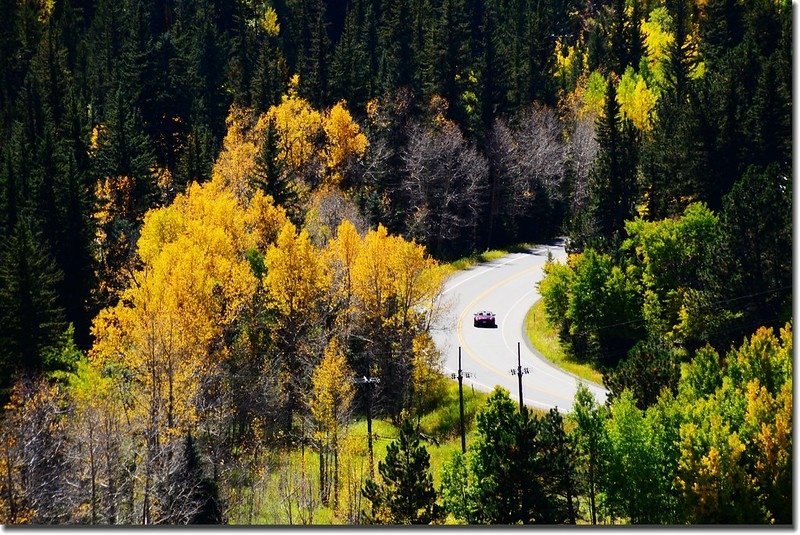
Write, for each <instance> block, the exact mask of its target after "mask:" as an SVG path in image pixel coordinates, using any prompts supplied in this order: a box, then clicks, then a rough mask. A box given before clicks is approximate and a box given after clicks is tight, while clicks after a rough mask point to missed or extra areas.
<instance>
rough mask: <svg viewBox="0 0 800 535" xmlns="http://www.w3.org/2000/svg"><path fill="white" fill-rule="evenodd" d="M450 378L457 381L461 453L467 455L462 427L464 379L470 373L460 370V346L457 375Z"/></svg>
mask: <svg viewBox="0 0 800 535" xmlns="http://www.w3.org/2000/svg"><path fill="white" fill-rule="evenodd" d="M450 377H452V378H453V379H458V408H459V412H460V414H461V453H467V434H466V429H465V426H464V386H463V381H464V377H466V378H467V379H469V378H470V377H472V373H470V372H464V371H462V370H461V346H458V374H455V373H451V374H450Z"/></svg>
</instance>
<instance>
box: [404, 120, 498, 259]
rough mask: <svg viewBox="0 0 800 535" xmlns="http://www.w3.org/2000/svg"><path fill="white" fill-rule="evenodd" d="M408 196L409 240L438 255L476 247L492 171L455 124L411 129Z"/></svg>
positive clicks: (406, 180)
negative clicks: (456, 246)
mask: <svg viewBox="0 0 800 535" xmlns="http://www.w3.org/2000/svg"><path fill="white" fill-rule="evenodd" d="M403 163H404V168H405V169H404V170H405V177H404V180H403V184H402V190H403V192H404V193H405V195H406V197H407V200H408V213H407V214H406V228H407V232H408V235H409V236H411V237H413V238H416V239H418V240H420V241H422V242H423V243H425V244H426V245H428V247H429V248H430V249H431V250H433V251H437V252H441V251H443V249H445V245H446V244H448V242H453V241H461V242H464V241H465V240H466V241H467V242H468V243H469V245H474V242H475V232H476V227H477V224H478V221H479V217H480V214H481V213H482V211H483V208H484V206H485V193H486V186H487V184H486V181H487V176H488V172H489V166H488V163H487V161H486V158H485V157H484V156H483V155H481V154H480V152H478V150H477V149H476V148H475V147H473V146H471V145H469V144H468V143H467V141H466V140H465V139H464V136H463V135H462V134H461V132H460V131H459V130H458V127H456V126H455V125H454V124H452V123H444V124H443V125H440V126H437V127H434V128H430V127H426V126H423V125H420V124H417V125H414V126H412V127H411V128H410V131H409V139H408V145H407V146H406V149H405V151H404V152H403Z"/></svg>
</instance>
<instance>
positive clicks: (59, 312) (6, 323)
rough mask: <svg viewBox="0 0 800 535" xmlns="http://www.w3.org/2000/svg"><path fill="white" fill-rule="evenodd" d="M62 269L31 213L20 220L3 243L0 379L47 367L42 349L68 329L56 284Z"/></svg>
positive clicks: (5, 380)
mask: <svg viewBox="0 0 800 535" xmlns="http://www.w3.org/2000/svg"><path fill="white" fill-rule="evenodd" d="M61 277H62V274H61V273H60V272H59V271H58V269H57V268H56V266H55V263H54V262H53V260H52V259H51V258H50V256H49V255H48V254H47V252H46V250H45V249H44V248H43V247H42V239H41V235H37V234H35V233H34V230H33V229H32V228H31V224H30V222H29V220H28V218H21V219H19V220H18V221H17V223H16V225H15V226H14V229H13V230H12V232H11V234H10V235H9V236H7V237H6V238H5V239H4V241H3V243H2V246H1V247H0V325H2V326H3V328H2V330H0V366H2V369H0V374H1V375H0V383H1V385H0V386H1V387H2V388H4V389H6V388H9V387H10V386H11V384H12V374H14V373H23V374H26V375H30V376H33V375H34V374H36V373H37V372H42V371H45V370H44V361H43V352H44V350H45V349H47V348H49V347H51V346H53V345H54V344H56V343H57V342H58V340H59V337H60V335H61V333H63V332H64V330H65V328H66V325H65V324H64V311H63V309H62V308H61V307H60V306H59V305H58V296H57V294H56V291H55V287H56V284H57V283H58V282H59V280H60V279H61Z"/></svg>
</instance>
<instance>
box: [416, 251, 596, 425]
mask: <svg viewBox="0 0 800 535" xmlns="http://www.w3.org/2000/svg"><path fill="white" fill-rule="evenodd" d="M548 252H549V253H550V254H552V255H553V257H554V258H555V259H557V260H561V261H562V262H563V261H564V260H565V259H566V256H567V255H566V253H565V251H564V247H563V245H561V244H558V245H542V246H537V247H535V248H533V249H530V250H529V251H526V252H522V253H511V254H508V255H506V256H504V257H502V258H499V259H497V260H494V261H491V262H485V263H482V264H478V265H475V266H473V267H471V268H469V269H466V270H464V271H460V272H458V273H457V274H455V275H453V276H451V277H450V278H449V279H448V280H447V281H446V283H445V289H444V297H445V302H446V305H447V306H446V310H445V311H444V312H443V313H442V314H440V317H439V318H438V320H437V321H436V322H435V323H434V326H433V329H432V333H431V334H432V336H433V339H434V341H435V342H436V345H437V347H438V348H439V350H440V351H441V352H442V354H443V355H444V368H445V369H444V371H445V373H447V374H448V375H449V374H450V373H453V372H456V371H457V370H458V348H459V346H460V347H461V368H462V369H463V370H464V371H465V372H470V373H471V374H472V377H471V378H469V379H466V378H465V379H464V384H465V386H468V385H474V388H475V389H478V390H483V391H486V392H489V391H491V390H492V389H494V387H495V385H500V386H502V387H503V388H506V389H507V390H509V392H511V397H512V399H514V400H518V399H519V382H518V381H519V380H518V378H517V376H516V375H511V373H510V370H511V369H512V368H513V369H514V370H516V368H517V343H518V342H519V343H520V344H519V345H520V354H521V357H522V366H523V368H524V367H527V368H528V369H529V370H530V373H528V374H526V375H523V378H522V394H523V401H524V403H525V404H526V405H527V406H529V407H535V408H540V409H545V410H549V409H550V408H552V407H556V408H558V410H559V411H562V412H568V411H570V410H571V408H572V402H573V398H574V397H575V391H576V390H577V388H578V384H579V382H583V383H584V384H586V385H587V386H588V387H589V389H590V391H591V392H592V393H593V394H594V395H595V398H596V399H597V401H598V402H599V403H604V402H605V399H606V391H605V389H603V388H602V387H601V386H600V385H597V384H594V383H592V382H589V381H585V380H583V379H579V378H577V377H575V376H574V375H572V374H570V373H568V372H565V371H563V370H561V369H560V368H557V367H556V366H554V365H553V364H551V363H549V362H548V361H546V360H545V359H544V358H543V357H542V355H541V354H540V353H539V352H538V351H536V350H534V349H533V347H531V346H530V343H529V342H528V338H527V336H526V335H525V332H524V329H525V325H524V324H525V315H526V314H527V313H528V310H529V309H530V308H531V306H533V304H534V303H535V302H536V301H537V300H538V299H539V297H540V296H539V292H538V290H537V289H536V283H537V282H539V281H540V280H541V279H542V277H543V276H544V274H543V270H542V268H543V267H544V263H545V261H546V260H547V255H548ZM479 310H490V311H492V312H494V313H495V314H496V315H497V316H496V319H497V328H495V329H488V328H476V327H474V326H473V324H472V315H473V314H474V313H475V312H477V311H479Z"/></svg>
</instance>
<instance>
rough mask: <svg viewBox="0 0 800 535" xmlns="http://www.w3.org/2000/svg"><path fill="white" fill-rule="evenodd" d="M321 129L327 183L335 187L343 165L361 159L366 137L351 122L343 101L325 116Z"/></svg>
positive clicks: (339, 180)
mask: <svg viewBox="0 0 800 535" xmlns="http://www.w3.org/2000/svg"><path fill="white" fill-rule="evenodd" d="M322 126H323V129H324V130H325V136H326V138H327V144H326V147H325V166H326V169H327V176H328V180H329V183H330V184H332V185H337V184H339V182H341V180H342V173H343V170H344V169H343V167H344V165H345V164H346V163H347V162H348V161H350V160H351V159H353V158H361V157H362V156H364V152H365V151H366V150H367V136H365V135H364V134H363V133H362V132H361V128H360V127H359V126H358V124H357V123H356V122H355V121H353V117H352V115H350V112H349V111H347V108H346V107H345V103H344V101H340V102H338V103H336V105H335V106H334V107H333V108H331V110H330V112H328V113H327V114H326V115H325V119H324V122H323V125H322Z"/></svg>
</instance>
